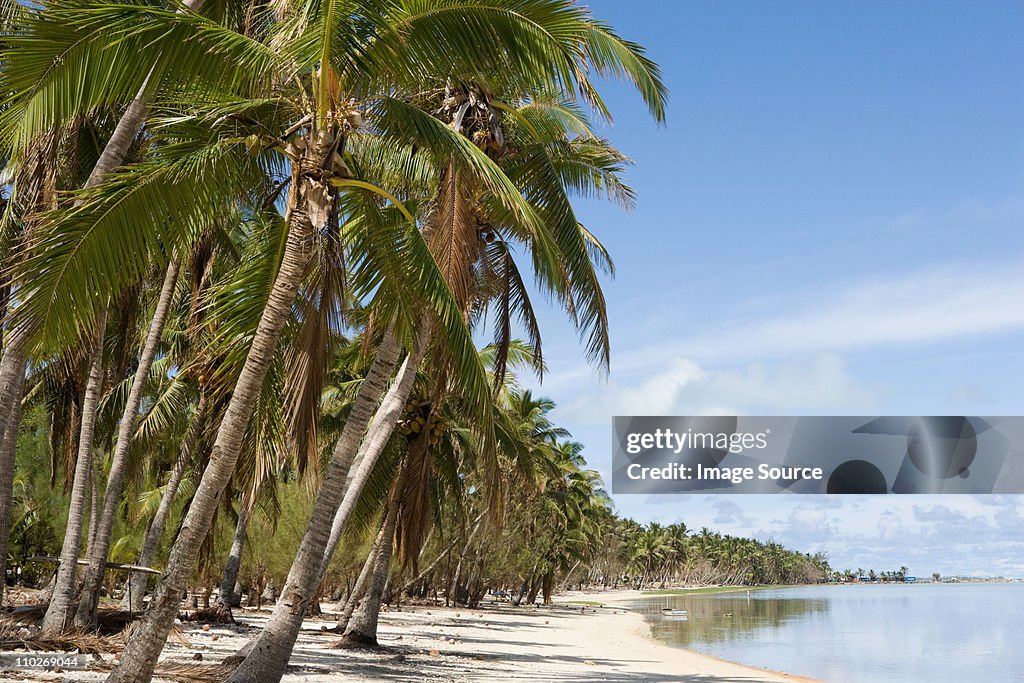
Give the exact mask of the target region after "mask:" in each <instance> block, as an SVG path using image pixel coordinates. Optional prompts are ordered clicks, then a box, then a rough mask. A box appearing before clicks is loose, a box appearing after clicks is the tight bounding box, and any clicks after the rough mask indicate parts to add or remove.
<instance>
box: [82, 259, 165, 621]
mask: <svg viewBox="0 0 1024 683" xmlns="http://www.w3.org/2000/svg"><path fill="white" fill-rule="evenodd" d="M179 268H180V264H179V261H178V259H177V258H175V257H174V256H172V257H171V262H170V264H169V265H168V266H167V273H166V275H164V281H163V286H162V287H161V289H160V298H159V299H158V300H157V304H156V310H155V311H154V313H153V320H152V322H151V323H150V325H149V334H148V335H147V336H146V343H145V344H144V345H143V348H142V355H141V357H140V358H139V366H138V368H136V370H135V377H134V378H133V379H132V388H131V391H130V392H129V393H128V401H127V402H126V403H125V406H124V412H123V413H122V415H121V423H120V425H119V427H118V430H117V446H116V447H115V448H114V456H113V458H112V459H111V461H110V475H109V476H108V478H107V491H106V494H105V496H104V498H103V511H102V513H99V511H98V509H96V508H94V509H93V515H97V514H99V526H98V527H97V528H96V534H95V537H94V538H93V539H92V541H91V542H90V543H89V557H88V559H89V568H88V569H87V570H86V575H85V583H84V584H83V587H82V598H81V602H79V604H78V613H77V614H76V615H75V625H76V626H78V627H79V628H82V629H91V628H94V627H95V626H96V607H97V606H98V604H99V599H100V587H101V585H102V584H103V573H104V570H105V568H106V564H107V555H108V554H109V553H110V543H111V540H112V537H113V532H114V516H115V515H116V513H117V508H118V505H119V504H120V502H121V488H122V486H123V485H124V475H125V470H126V469H127V466H128V451H129V448H130V447H131V444H132V436H133V435H134V434H135V425H136V424H137V423H138V419H139V418H138V413H139V405H140V404H141V403H142V392H143V390H144V389H145V388H146V379H147V378H148V377H149V370H150V368H151V367H152V366H153V359H154V358H156V352H157V349H158V348H159V346H160V337H162V336H163V333H164V324H165V323H166V322H167V314H168V313H169V312H170V310H171V303H172V301H173V299H174V287H175V285H176V284H177V282H178V270H179ZM98 489H99V487H98V486H96V487H94V493H93V500H99V491H98Z"/></svg>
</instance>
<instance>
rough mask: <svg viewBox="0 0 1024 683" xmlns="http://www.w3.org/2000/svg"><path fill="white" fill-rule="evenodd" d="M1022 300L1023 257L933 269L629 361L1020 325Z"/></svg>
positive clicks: (745, 356) (733, 356)
mask: <svg viewBox="0 0 1024 683" xmlns="http://www.w3.org/2000/svg"><path fill="white" fill-rule="evenodd" d="M1022 300H1024V262H1020V261H1014V262H1010V263H1001V264H985V263H974V264H958V265H950V266H939V267H931V268H926V269H922V270H918V271H916V272H914V273H911V274H908V275H905V276H902V277H894V278H876V279H873V280H869V281H863V282H860V283H857V284H853V285H849V286H846V287H839V288H833V289H831V290H824V291H821V292H820V293H818V295H817V296H815V297H814V298H812V300H811V301H806V299H805V300H803V301H791V302H787V301H780V302H778V303H777V304H776V305H775V306H774V307H773V308H774V313H770V314H768V315H766V316H765V317H763V318H761V319H754V320H745V321H733V322H731V323H730V322H725V323H721V324H719V325H718V326H716V327H715V328H714V329H713V330H711V331H709V332H706V333H700V334H697V335H688V336H683V337H681V338H679V340H678V341H675V342H672V343H671V344H659V345H657V347H656V348H651V349H645V350H644V351H643V352H642V353H641V354H636V353H631V354H630V355H629V357H628V358H627V359H625V361H626V364H627V365H628V364H635V363H637V362H638V361H639V360H640V358H641V357H646V358H651V357H652V355H653V356H655V357H656V356H657V354H659V353H661V354H663V353H664V351H666V350H667V349H672V350H674V351H675V352H676V353H681V354H683V355H685V356H688V357H691V358H696V359H699V360H700V361H702V362H707V361H711V360H716V361H738V360H739V361H742V360H749V359H754V358H763V357H767V356H776V355H789V354H796V353H807V352H813V351H821V350H831V351H843V350H847V349H859V348H864V347H871V346H882V345H885V346H889V345H893V344H907V343H927V342H935V341H942V340H946V339H951V338H956V337H962V336H966V335H976V334H989V333H993V332H1001V331H1009V330H1018V329H1021V328H1024V306H1021V305H1020V302H1021V301H1022ZM661 357H662V358H664V357H665V356H664V355H662V356H661Z"/></svg>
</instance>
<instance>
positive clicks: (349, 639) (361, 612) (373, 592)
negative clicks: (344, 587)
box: [341, 489, 399, 647]
mask: <svg viewBox="0 0 1024 683" xmlns="http://www.w3.org/2000/svg"><path fill="white" fill-rule="evenodd" d="M398 502H399V501H398V492H397V489H396V490H395V492H394V493H393V494H392V496H391V500H390V501H389V502H388V516H387V519H386V520H385V521H384V528H383V529H381V534H382V535H383V538H382V539H381V544H380V549H379V550H378V551H377V557H376V560H375V561H374V564H373V574H372V575H371V578H370V585H369V586H368V587H367V589H366V595H365V596H363V599H362V600H361V601H360V602H359V607H358V608H356V610H355V612H353V614H352V617H351V619H349V622H348V626H346V627H345V635H343V636H342V637H341V642H342V644H343V645H345V646H348V647H377V618H378V617H379V616H380V603H381V600H382V599H383V598H384V585H385V584H386V583H387V581H388V568H389V567H390V566H391V551H392V548H393V547H394V539H395V527H397V526H398V508H399V505H398Z"/></svg>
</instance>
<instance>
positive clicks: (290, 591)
mask: <svg viewBox="0 0 1024 683" xmlns="http://www.w3.org/2000/svg"><path fill="white" fill-rule="evenodd" d="M423 337H424V335H423V334H422V333H421V334H420V335H418V338H417V342H416V343H415V344H414V345H413V349H412V351H410V353H409V355H407V356H406V358H405V361H404V363H403V365H402V368H401V370H399V372H398V376H397V378H396V381H395V382H394V383H393V384H392V387H391V389H389V390H388V393H387V395H386V396H385V398H384V401H383V402H382V403H381V407H380V408H379V409H378V411H377V414H376V415H374V412H373V409H374V406H376V404H377V401H378V400H379V399H380V396H381V394H383V393H384V387H385V386H386V384H387V380H388V377H390V375H391V372H392V370H393V369H394V367H395V365H396V364H397V361H398V356H399V354H400V352H401V344H400V342H399V340H398V339H397V338H396V337H395V336H394V335H393V334H392V333H391V332H390V331H389V333H387V334H385V335H384V340H383V341H382V342H381V345H380V348H379V349H378V351H377V356H376V358H375V359H374V362H373V364H372V365H371V367H370V371H369V372H368V373H367V376H366V379H364V380H363V382H362V384H361V385H360V387H359V395H358V396H357V397H356V401H355V403H354V404H353V406H352V411H351V412H350V413H349V417H348V420H346V422H345V428H344V429H343V430H342V435H341V437H340V438H339V439H338V443H337V445H336V446H335V450H334V454H333V456H332V458H331V464H330V466H329V467H328V470H327V476H326V477H325V479H324V483H323V485H322V486H321V488H320V493H319V495H318V496H317V500H316V503H315V504H314V506H313V514H312V515H311V517H310V521H309V525H308V527H307V528H306V533H305V535H304V536H303V538H302V544H301V545H300V546H299V552H298V554H297V555H296V557H295V561H294V562H293V563H292V567H291V570H290V571H289V572H288V579H287V581H286V582H285V586H284V590H283V591H282V593H281V600H280V601H279V602H278V603H277V606H276V607H275V608H274V613H273V615H272V616H271V617H270V620H269V621H268V622H267V625H266V626H265V627H264V628H263V631H262V632H260V635H258V636H257V637H256V639H255V640H253V641H252V642H250V643H249V644H248V645H246V647H245V649H244V650H243V652H244V653H245V659H244V660H243V661H242V663H241V664H240V665H239V667H238V669H237V670H236V671H235V673H234V674H232V676H231V677H230V678H229V679H228V681H229V683H252V682H253V681H261V682H263V681H275V682H276V681H280V680H281V676H283V675H284V669H285V666H286V664H287V663H288V657H289V655H290V654H291V651H292V648H293V647H294V645H295V639H296V638H298V635H299V629H300V628H301V627H302V618H303V616H304V615H305V613H306V607H307V606H308V604H309V602H310V600H311V599H312V597H313V596H314V595H315V593H316V589H317V586H319V585H320V583H321V581H322V580H323V570H322V567H323V564H324V557H325V555H324V551H325V549H326V548H327V546H328V543H329V541H330V538H329V536H328V534H329V533H330V534H331V536H333V530H334V527H336V526H338V516H339V515H342V517H341V522H340V524H341V527H342V528H344V524H345V523H347V521H348V517H349V515H351V510H352V508H353V507H354V499H357V498H358V496H359V492H360V491H362V487H363V485H364V484H365V483H366V479H367V478H368V477H369V475H368V474H366V475H365V476H362V477H361V476H360V475H362V474H363V472H364V468H367V466H368V461H371V460H372V462H369V468H368V469H369V470H372V468H373V464H374V463H375V462H376V457H377V456H376V455H375V456H374V457H373V458H369V457H366V456H364V457H362V461H361V464H360V467H359V471H358V472H357V473H356V476H355V478H354V479H353V481H352V482H351V484H350V485H349V488H348V490H347V491H346V490H345V488H344V485H345V482H346V479H347V478H348V471H349V469H350V468H351V465H352V462H353V459H354V458H356V457H358V456H357V455H356V454H357V451H358V450H360V446H359V444H360V441H363V444H364V447H365V445H366V443H368V442H372V441H373V440H374V439H375V438H376V436H377V432H376V430H375V429H374V428H376V427H378V426H380V427H381V428H382V429H386V431H387V434H388V437H390V434H391V431H393V430H394V426H395V424H397V422H398V417H399V416H400V415H401V409H399V410H398V412H397V413H396V414H395V415H394V416H393V419H390V418H389V419H388V422H389V423H390V427H386V426H384V423H383V422H379V421H378V417H380V416H381V415H382V411H384V409H385V407H387V406H390V405H391V403H389V398H393V396H392V393H393V391H398V390H400V389H401V390H404V392H405V397H404V398H402V399H401V406H403V407H404V405H405V400H406V398H407V397H408V393H409V392H410V391H411V390H412V380H413V379H415V375H416V369H417V368H418V367H419V363H420V361H421V360H422V357H423V347H424V346H425V344H424V343H421V341H425V339H423ZM410 374H411V375H412V377H411V378H409V377H408V375H410ZM406 384H407V385H408V386H407V387H406V386H405V385H406ZM392 412H393V411H392ZM386 414H387V415H389V416H390V413H386ZM371 417H373V423H372V425H371V430H370V432H369V433H367V432H366V429H367V425H370V424H371V423H370V419H371ZM364 433H366V434H367V435H366V440H364V439H363V435H364ZM384 442H385V443H386V442H387V439H386V438H385V439H384ZM380 449H381V450H383V444H381V446H380ZM377 455H379V453H377ZM343 497H344V500H342V498H343ZM350 498H352V499H353V500H352V505H348V503H349V502H350ZM339 504H340V505H341V508H340V509H339V507H338V506H339ZM346 506H347V507H346ZM342 510H346V512H345V513H342ZM332 520H334V524H333V525H332ZM329 525H330V526H329ZM329 530H330V531H329ZM327 561H328V563H329V562H330V560H329V559H328V560H327Z"/></svg>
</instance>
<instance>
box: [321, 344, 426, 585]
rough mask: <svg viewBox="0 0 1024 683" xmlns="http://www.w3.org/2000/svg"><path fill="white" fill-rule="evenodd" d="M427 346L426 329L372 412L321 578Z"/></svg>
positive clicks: (399, 413)
mask: <svg viewBox="0 0 1024 683" xmlns="http://www.w3.org/2000/svg"><path fill="white" fill-rule="evenodd" d="M426 349H427V333H426V332H424V331H421V332H420V333H419V334H418V335H417V338H416V341H415V342H414V345H413V349H412V351H410V352H409V354H408V355H407V356H406V358H405V360H404V361H403V362H402V367H401V368H399V370H398V374H396V375H395V381H394V382H393V383H392V384H391V388H389V389H388V392H387V394H385V396H384V400H383V401H381V404H380V407H379V408H378V409H377V412H376V413H375V414H374V416H373V421H372V422H371V423H370V428H369V430H367V437H366V439H365V440H364V441H363V443H362V445H361V446H360V447H359V453H358V454H357V455H356V458H355V461H356V462H357V463H358V466H357V467H356V469H355V471H354V473H353V474H352V476H351V477H350V478H349V480H348V481H346V488H345V498H344V499H343V500H342V502H341V505H340V506H339V507H338V511H337V513H336V514H335V515H334V520H333V521H332V523H331V535H330V537H329V538H328V540H327V546H326V547H325V548H324V551H323V559H322V561H321V563H320V573H319V575H318V579H319V580H320V581H322V580H323V577H324V575H326V574H327V568H328V567H329V566H330V564H331V560H332V559H334V553H335V551H336V550H337V549H338V543H340V542H341V537H342V535H343V534H344V533H345V528H346V527H347V526H348V520H349V518H350V517H351V515H352V511H353V510H354V509H355V506H356V504H357V503H358V502H359V496H361V495H362V493H363V487H364V486H365V485H366V482H367V481H368V480H369V478H370V475H371V474H373V469H374V467H376V466H377V460H378V459H379V458H380V454H381V453H382V452H383V451H384V447H385V446H386V445H387V443H388V440H389V439H390V438H391V434H392V433H393V432H394V431H395V426H396V425H397V424H398V419H399V418H400V417H401V416H402V411H403V410H404V409H405V404H406V402H407V401H408V400H409V395H410V394H411V393H412V388H413V385H414V384H415V382H416V373H417V372H418V371H419V367H420V363H422V362H423V356H424V355H426Z"/></svg>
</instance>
